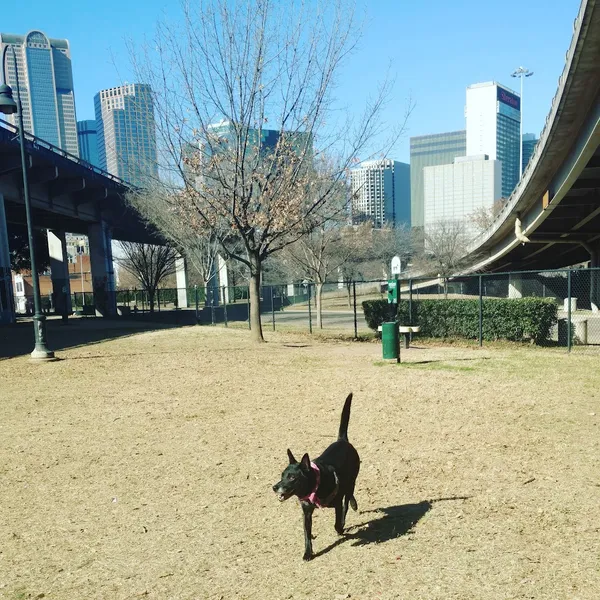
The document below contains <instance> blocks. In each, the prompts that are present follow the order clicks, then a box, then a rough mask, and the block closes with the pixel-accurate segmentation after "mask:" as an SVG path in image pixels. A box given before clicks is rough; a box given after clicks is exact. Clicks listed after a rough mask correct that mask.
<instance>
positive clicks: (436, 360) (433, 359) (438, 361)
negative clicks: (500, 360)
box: [401, 356, 490, 365]
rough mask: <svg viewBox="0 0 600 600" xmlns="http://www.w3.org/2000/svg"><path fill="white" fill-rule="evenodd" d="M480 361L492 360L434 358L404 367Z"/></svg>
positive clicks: (405, 363) (415, 361) (487, 357)
mask: <svg viewBox="0 0 600 600" xmlns="http://www.w3.org/2000/svg"><path fill="white" fill-rule="evenodd" d="M479 360H490V357H489V356H474V357H472V358H439V359H436V358H432V359H431V360H414V361H406V362H404V363H401V364H404V365H430V364H435V363H453V362H476V361H479Z"/></svg>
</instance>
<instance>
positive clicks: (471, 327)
mask: <svg viewBox="0 0 600 600" xmlns="http://www.w3.org/2000/svg"><path fill="white" fill-rule="evenodd" d="M408 308H409V303H408V300H401V301H400V303H399V305H398V320H399V322H400V324H401V325H409V324H412V325H419V326H420V328H421V329H420V333H421V335H423V336H425V337H436V338H454V337H462V338H468V339H478V338H479V300H477V299H475V300H413V301H412V323H410V320H409V316H408V315H409V311H408ZM363 311H364V314H365V320H366V322H367V325H368V326H369V327H370V328H371V329H373V330H375V331H376V330H377V327H378V326H379V325H381V324H382V323H383V322H384V321H389V320H392V319H393V318H394V315H393V314H392V313H391V307H390V305H389V304H388V303H387V301H385V300H367V301H365V302H363ZM556 322H557V305H556V302H555V301H554V300H553V299H551V298H518V299H486V300H484V301H483V339H484V340H489V341H494V340H511V341H522V340H532V341H533V342H535V343H536V344H540V343H542V342H543V341H545V340H547V339H548V338H549V337H550V331H551V329H552V326H553V325H555V324H556Z"/></svg>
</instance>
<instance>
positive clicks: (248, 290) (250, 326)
mask: <svg viewBox="0 0 600 600" xmlns="http://www.w3.org/2000/svg"><path fill="white" fill-rule="evenodd" d="M247 292H248V329H252V324H251V323H250V285H248V288H247Z"/></svg>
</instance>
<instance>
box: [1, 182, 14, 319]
mask: <svg viewBox="0 0 600 600" xmlns="http://www.w3.org/2000/svg"><path fill="white" fill-rule="evenodd" d="M14 307H15V299H14V297H13V285H12V276H11V273H10V253H9V251H8V231H7V229H6V215H5V213H4V196H3V195H2V194H0V324H6V323H14V321H15V308H14Z"/></svg>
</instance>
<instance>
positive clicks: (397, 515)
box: [315, 496, 469, 558]
mask: <svg viewBox="0 0 600 600" xmlns="http://www.w3.org/2000/svg"><path fill="white" fill-rule="evenodd" d="M468 498H469V496H453V497H450V498H437V499H434V500H423V501H422V502H418V503H416V504H401V505H398V506H388V507H387V508H378V509H376V510H369V511H365V512H362V513H361V514H362V515H367V514H375V515H377V516H376V517H375V518H373V519H371V520H370V521H365V522H364V523H359V524H358V525H353V526H352V527H349V528H348V529H347V531H346V532H345V533H344V536H343V537H341V538H340V539H338V540H336V541H335V542H334V543H333V544H330V545H329V546H328V547H327V548H324V549H323V550H321V551H320V552H317V553H316V554H315V558H316V557H318V556H322V555H323V554H327V552H329V551H331V550H333V549H334V548H336V547H337V546H339V545H341V544H344V543H346V542H351V543H352V545H353V546H364V545H366V544H381V543H383V542H389V541H390V540H394V539H396V538H399V537H401V536H403V535H406V534H407V533H409V532H410V531H412V530H413V529H414V528H415V526H416V525H417V523H418V522H419V521H420V520H421V519H422V518H423V517H424V516H425V515H426V514H427V513H428V512H429V511H430V510H431V508H432V507H433V505H434V504H435V503H437V502H445V501H450V500H467V499H468Z"/></svg>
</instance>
